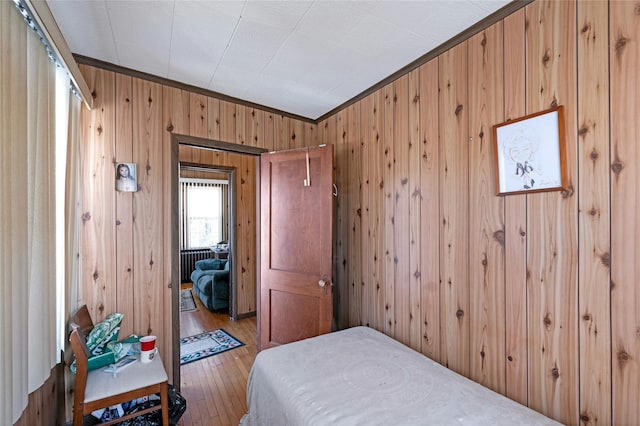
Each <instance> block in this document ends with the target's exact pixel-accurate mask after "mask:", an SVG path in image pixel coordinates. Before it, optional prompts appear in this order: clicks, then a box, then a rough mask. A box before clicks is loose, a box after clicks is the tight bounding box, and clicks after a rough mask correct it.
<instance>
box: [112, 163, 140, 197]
mask: <svg viewBox="0 0 640 426" xmlns="http://www.w3.org/2000/svg"><path fill="white" fill-rule="evenodd" d="M137 176H138V170H137V166H136V163H117V164H116V190H117V191H124V192H136V191H137V190H138V179H137Z"/></svg>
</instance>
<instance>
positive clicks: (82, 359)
mask: <svg viewBox="0 0 640 426" xmlns="http://www.w3.org/2000/svg"><path fill="white" fill-rule="evenodd" d="M69 326H70V327H71V335H70V336H69V341H70V342H71V349H72V350H73V355H74V356H75V358H76V384H75V390H74V394H73V406H74V407H82V404H83V402H84V396H85V388H86V386H87V374H88V372H89V369H88V366H89V355H90V354H89V348H88V347H87V340H86V334H88V333H90V332H91V330H93V321H92V320H91V315H90V314H89V310H88V309H87V305H82V306H81V307H80V309H78V310H77V311H76V313H75V314H74V315H73V316H72V317H71V320H70V321H69ZM75 411H78V410H74V416H75V415H76V413H75Z"/></svg>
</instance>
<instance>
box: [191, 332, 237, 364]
mask: <svg viewBox="0 0 640 426" xmlns="http://www.w3.org/2000/svg"><path fill="white" fill-rule="evenodd" d="M240 346H244V343H242V342H241V341H240V340H238V339H236V338H235V337H233V336H232V335H230V334H229V333H227V332H226V331H224V330H223V329H221V328H219V329H217V330H213V331H207V332H206V333H201V334H197V335H195V336H190V337H183V338H182V339H180V365H184V364H188V363H190V362H193V361H198V360H200V359H203V358H207V357H210V356H212V355H216V354H219V353H222V352H225V351H228V350H230V349H235V348H239V347H240Z"/></svg>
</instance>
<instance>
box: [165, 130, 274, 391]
mask: <svg viewBox="0 0 640 426" xmlns="http://www.w3.org/2000/svg"><path fill="white" fill-rule="evenodd" d="M180 145H186V146H192V147H196V148H204V149H211V150H215V151H222V152H229V153H235V154H247V155H251V156H255V157H257V159H258V161H257V163H258V168H257V173H256V179H257V180H256V204H257V205H256V211H257V212H260V191H259V188H260V161H259V158H260V154H262V153H263V152H268V150H267V149H264V148H259V147H254V146H246V145H240V144H235V143H229V142H222V141H217V140H213V139H205V138H199V137H196V136H188V135H181V134H178V133H171V158H170V160H169V161H170V166H169V170H171V172H170V173H171V189H170V190H171V324H172V328H171V336H172V338H171V352H172V361H173V362H172V364H173V365H172V371H173V385H174V386H175V387H176V389H177V390H178V391H179V390H180V275H179V269H180V211H179V198H178V188H179V179H180V160H179V147H180ZM256 227H257V228H256V238H257V241H256V298H257V300H256V311H257V310H259V308H260V292H259V289H260V221H259V220H257V221H256ZM234 235H235V232H234ZM233 300H234V302H233V303H235V301H236V300H237V297H234V298H233ZM234 310H235V311H237V307H236V308H235V309H234ZM257 315H258V318H260V313H259V312H257ZM256 338H257V336H256Z"/></svg>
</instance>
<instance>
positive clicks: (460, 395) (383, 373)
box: [240, 327, 559, 426]
mask: <svg viewBox="0 0 640 426" xmlns="http://www.w3.org/2000/svg"><path fill="white" fill-rule="evenodd" d="M247 408H248V410H247V413H246V414H245V415H244V416H243V418H242V419H241V421H240V424H241V425H242V426H263V425H305V426H307V425H427V424H428V425H510V426H511V425H557V424H559V423H557V422H555V421H553V420H551V419H549V418H547V417H545V416H543V415H542V414H540V413H537V412H535V411H533V410H531V409H529V408H527V407H525V406H523V405H520V404H518V403H516V402H514V401H512V400H510V399H508V398H506V397H504V396H502V395H500V394H498V393H496V392H494V391H492V390H490V389H487V388H485V387H483V386H481V385H480V384H478V383H475V382H473V381H471V380H469V379H467V378H465V377H463V376H461V375H459V374H457V373H455V372H453V371H452V370H449V369H447V368H445V367H443V366H441V365H440V364H438V363H436V362H434V361H432V360H430V359H429V358H427V357H426V356H424V355H422V354H420V353H418V352H416V351H414V350H412V349H410V348H408V347H407V346H405V345H403V344H401V343H399V342H397V341H395V340H393V339H391V338H389V337H388V336H386V335H384V334H382V333H380V332H378V331H375V330H373V329H371V328H368V327H353V328H350V329H346V330H342V331H337V332H334V333H329V334H325V335H322V336H318V337H314V338H311V339H306V340H302V341H299V342H295V343H290V344H287V345H283V346H278V347H274V348H271V349H267V350H264V351H262V352H260V353H259V354H258V356H257V357H256V360H255V363H254V365H253V367H252V368H251V372H250V374H249V380H248V383H247Z"/></svg>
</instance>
